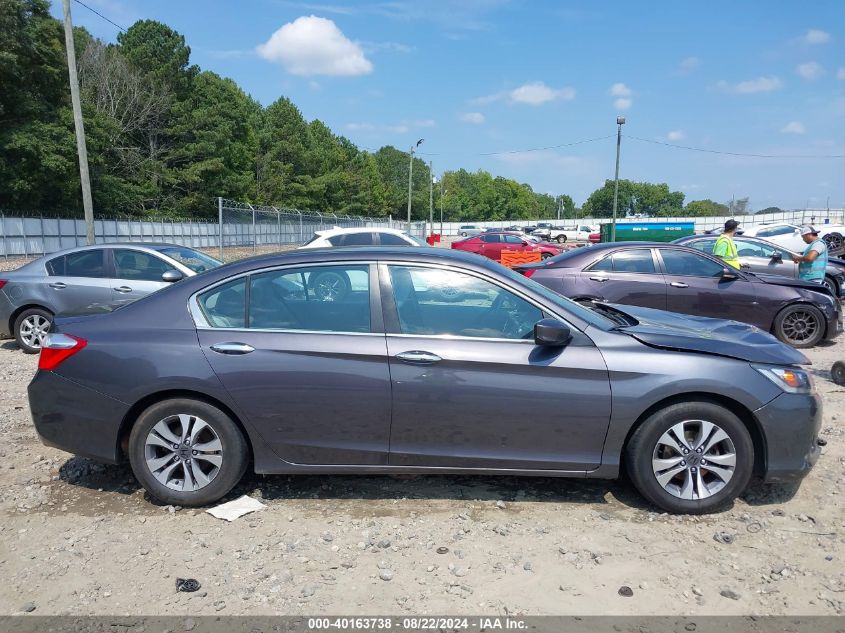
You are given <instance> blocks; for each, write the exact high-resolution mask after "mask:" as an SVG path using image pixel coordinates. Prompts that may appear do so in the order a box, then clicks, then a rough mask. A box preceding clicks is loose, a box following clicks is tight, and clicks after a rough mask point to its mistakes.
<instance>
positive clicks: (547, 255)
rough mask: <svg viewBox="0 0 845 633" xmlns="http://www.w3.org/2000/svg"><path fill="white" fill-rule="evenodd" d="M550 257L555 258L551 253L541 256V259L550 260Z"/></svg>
mask: <svg viewBox="0 0 845 633" xmlns="http://www.w3.org/2000/svg"><path fill="white" fill-rule="evenodd" d="M549 257H554V256H553V255H552V254H551V253H543V254H542V255H540V259H548V258H549Z"/></svg>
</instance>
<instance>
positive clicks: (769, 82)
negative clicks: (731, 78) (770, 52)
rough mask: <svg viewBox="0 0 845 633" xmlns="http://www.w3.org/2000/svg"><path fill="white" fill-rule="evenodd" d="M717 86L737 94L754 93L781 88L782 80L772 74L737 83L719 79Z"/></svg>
mask: <svg viewBox="0 0 845 633" xmlns="http://www.w3.org/2000/svg"><path fill="white" fill-rule="evenodd" d="M717 86H718V87H719V88H720V89H722V90H725V91H727V92H735V93H737V94H754V93H757V92H772V91H773V90H780V89H781V88H783V82H782V81H781V80H780V78H779V77H775V76H774V75H772V76H770V77H757V79H749V80H747V81H741V82H739V83H738V84H729V83H728V82H726V81H720V82H719V83H718V84H717Z"/></svg>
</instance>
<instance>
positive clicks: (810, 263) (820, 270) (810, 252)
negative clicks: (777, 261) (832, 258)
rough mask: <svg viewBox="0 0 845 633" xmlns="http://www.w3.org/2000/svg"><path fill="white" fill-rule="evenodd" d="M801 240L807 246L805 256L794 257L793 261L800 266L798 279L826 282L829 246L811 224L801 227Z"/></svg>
mask: <svg viewBox="0 0 845 633" xmlns="http://www.w3.org/2000/svg"><path fill="white" fill-rule="evenodd" d="M801 239H803V240H804V243H805V244H807V248H806V249H804V254H803V255H793V256H792V261H794V262H795V263H796V264H798V277H800V278H801V279H803V280H805V281H814V282H816V283H818V284H820V283H822V282H824V273H825V269H826V268H827V244H825V241H824V240H823V239H820V238H819V232H818V231H817V230H816V229H815V227H812V226H810V225H809V224H807V225H805V226H803V227H801Z"/></svg>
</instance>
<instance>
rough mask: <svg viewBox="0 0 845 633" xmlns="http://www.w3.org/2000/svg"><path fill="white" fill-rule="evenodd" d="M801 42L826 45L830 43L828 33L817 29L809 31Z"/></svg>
mask: <svg viewBox="0 0 845 633" xmlns="http://www.w3.org/2000/svg"><path fill="white" fill-rule="evenodd" d="M803 40H804V42H806V43H807V44H827V43H828V42H829V41H830V33H828V32H827V31H821V30H819V29H809V30H808V31H807V33H806V35H804V37H803Z"/></svg>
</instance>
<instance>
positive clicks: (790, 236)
mask: <svg viewBox="0 0 845 633" xmlns="http://www.w3.org/2000/svg"><path fill="white" fill-rule="evenodd" d="M816 228H818V229H819V237H821V238H822V239H823V240H824V241H825V242H826V243H827V248H828V251H829V252H830V254H832V255H845V225H842V224H820V225H818V226H817V227H816ZM707 233H708V234H718V233H721V229H713V230H711V231H708V232H707ZM736 234H737V236H740V235H741V236H743V237H757V238H760V239H764V240H766V241H767V242H771V243H773V244H776V245H777V246H780V247H782V248H786V249H787V250H790V251H793V252H803V251H804V248H805V247H806V246H807V245H806V244H805V243H804V240H802V239H801V227H799V226H796V225H794V224H789V223H787V222H768V223H763V224H756V225H752V226H747V227H740V228H739V229H738V230H737V232H736Z"/></svg>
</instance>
